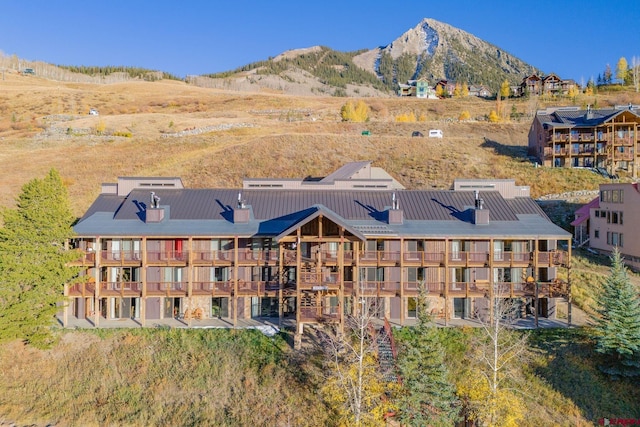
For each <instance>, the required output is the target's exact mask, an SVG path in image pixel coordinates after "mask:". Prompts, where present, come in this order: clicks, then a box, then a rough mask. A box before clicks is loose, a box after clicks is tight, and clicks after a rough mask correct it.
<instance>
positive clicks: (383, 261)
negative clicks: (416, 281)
mask: <svg viewBox="0 0 640 427" xmlns="http://www.w3.org/2000/svg"><path fill="white" fill-rule="evenodd" d="M399 263H400V251H364V252H362V254H361V255H360V264H361V265H379V266H395V265H398V264H399Z"/></svg>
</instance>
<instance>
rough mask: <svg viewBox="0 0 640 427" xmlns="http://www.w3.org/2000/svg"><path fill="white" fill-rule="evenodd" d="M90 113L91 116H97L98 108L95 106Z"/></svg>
mask: <svg viewBox="0 0 640 427" xmlns="http://www.w3.org/2000/svg"><path fill="white" fill-rule="evenodd" d="M89 115H90V116H97V115H98V110H96V109H95V108H92V109H90V110H89Z"/></svg>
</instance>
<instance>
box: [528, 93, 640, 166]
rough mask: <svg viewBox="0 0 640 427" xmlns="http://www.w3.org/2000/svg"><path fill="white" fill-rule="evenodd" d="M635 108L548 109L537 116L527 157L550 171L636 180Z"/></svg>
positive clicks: (637, 118) (639, 122)
mask: <svg viewBox="0 0 640 427" xmlns="http://www.w3.org/2000/svg"><path fill="white" fill-rule="evenodd" d="M638 108H640V107H638V106H634V105H629V106H615V107H614V108H610V109H600V110H593V109H591V108H587V109H586V110H580V109H579V108H578V107H551V108H547V109H545V110H539V111H537V113H536V116H535V118H534V119H533V123H532V124H531V128H530V129H529V144H528V145H529V155H530V156H534V157H535V158H536V159H537V161H538V162H539V163H540V164H541V165H544V166H549V167H570V168H571V167H585V168H593V167H596V168H605V169H606V170H607V171H609V174H610V175H612V176H613V175H615V174H616V172H617V171H624V172H626V173H628V174H629V175H631V176H633V177H634V178H635V177H637V176H638V164H639V163H638V156H640V149H639V148H640V147H639V146H638V144H639V143H640V136H639V135H638V127H639V125H640V116H639V115H638V111H640V110H639V109H638Z"/></svg>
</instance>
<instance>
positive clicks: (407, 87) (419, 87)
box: [398, 79, 438, 99]
mask: <svg viewBox="0 0 640 427" xmlns="http://www.w3.org/2000/svg"><path fill="white" fill-rule="evenodd" d="M398 87H399V88H398V96H415V97H416V98H421V99H438V97H437V96H436V92H435V89H434V88H433V87H431V85H430V84H429V81H427V80H426V79H418V80H408V81H407V83H406V84H399V85H398Z"/></svg>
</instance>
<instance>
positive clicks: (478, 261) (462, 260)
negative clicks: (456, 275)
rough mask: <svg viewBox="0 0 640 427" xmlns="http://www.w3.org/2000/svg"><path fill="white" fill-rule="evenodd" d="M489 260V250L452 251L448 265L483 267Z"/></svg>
mask: <svg viewBox="0 0 640 427" xmlns="http://www.w3.org/2000/svg"><path fill="white" fill-rule="evenodd" d="M488 262H489V252H452V253H450V254H449V257H448V265H450V266H452V267H484V266H485V265H487V264H488Z"/></svg>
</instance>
